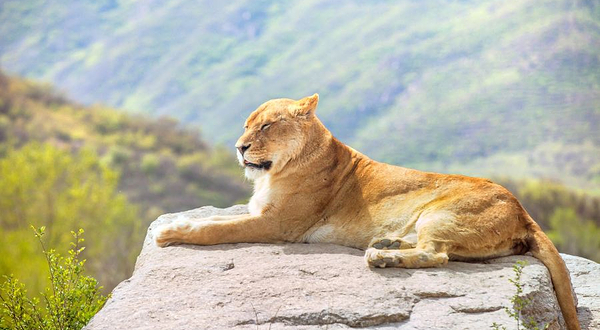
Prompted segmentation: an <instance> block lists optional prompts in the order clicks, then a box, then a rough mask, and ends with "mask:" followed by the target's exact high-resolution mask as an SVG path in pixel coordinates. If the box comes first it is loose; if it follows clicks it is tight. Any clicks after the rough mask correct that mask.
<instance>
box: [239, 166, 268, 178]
mask: <svg viewBox="0 0 600 330" xmlns="http://www.w3.org/2000/svg"><path fill="white" fill-rule="evenodd" d="M267 172H268V171H267V170H265V169H259V168H254V167H249V166H246V167H245V168H244V175H245V176H246V178H248V179H250V180H256V179H258V178H260V177H263V176H264V175H266V174H267Z"/></svg>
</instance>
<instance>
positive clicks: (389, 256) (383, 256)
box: [365, 248, 402, 268]
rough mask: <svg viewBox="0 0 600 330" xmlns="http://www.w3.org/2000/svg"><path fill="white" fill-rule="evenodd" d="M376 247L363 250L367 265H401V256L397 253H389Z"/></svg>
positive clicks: (383, 266)
mask: <svg viewBox="0 0 600 330" xmlns="http://www.w3.org/2000/svg"><path fill="white" fill-rule="evenodd" d="M389 252H392V251H384V250H381V249H377V248H370V249H368V250H367V251H366V252H365V261H366V262H367V265H368V266H369V267H378V268H385V267H401V266H402V258H401V257H400V254H399V253H389Z"/></svg>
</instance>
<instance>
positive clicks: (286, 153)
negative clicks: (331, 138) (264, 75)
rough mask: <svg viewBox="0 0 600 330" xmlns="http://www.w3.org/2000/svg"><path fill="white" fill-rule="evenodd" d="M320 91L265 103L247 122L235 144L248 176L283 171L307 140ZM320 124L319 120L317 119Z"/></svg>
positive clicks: (253, 177) (253, 176)
mask: <svg viewBox="0 0 600 330" xmlns="http://www.w3.org/2000/svg"><path fill="white" fill-rule="evenodd" d="M318 102H319V95H317V94H314V95H313V96H309V97H305V98H303V99H301V100H298V101H295V100H291V99H274V100H270V101H267V102H265V103H263V104H262V105H261V106H259V107H258V108H257V109H256V110H254V112H252V113H251V114H250V116H249V117H248V119H246V122H245V123H244V134H242V136H241V137H240V138H239V139H238V141H237V142H236V144H235V147H236V148H237V156H238V160H239V162H240V164H241V165H242V166H243V167H244V168H245V172H246V177H248V178H249V179H256V178H259V177H261V176H262V175H264V174H266V173H278V172H280V171H281V170H282V169H283V168H284V167H285V166H286V164H288V162H290V160H292V159H294V158H295V157H297V156H298V155H299V154H300V153H301V151H302V149H303V147H304V146H305V145H306V143H307V142H308V138H309V136H310V134H309V132H310V131H311V128H312V127H313V126H314V125H315V123H317V122H318V119H316V117H315V116H314V112H315V109H316V107H317V103H318ZM318 123H319V124H320V122H318Z"/></svg>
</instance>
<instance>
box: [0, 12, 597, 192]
mask: <svg viewBox="0 0 600 330" xmlns="http://www.w3.org/2000/svg"><path fill="white" fill-rule="evenodd" d="M0 35H1V36H2V38H0V61H1V62H0V65H1V66H3V67H4V68H5V69H6V70H8V71H9V72H12V73H17V74H20V75H25V76H27V77H35V78H38V79H44V80H47V81H51V82H53V83H54V84H56V85H57V86H58V87H59V88H60V89H62V90H64V91H66V92H67V93H68V94H69V95H71V96H72V97H74V98H75V99H76V100H78V101H80V102H83V103H86V104H91V103H96V102H102V103H108V104H109V105H111V106H116V107H120V108H124V109H127V110H129V111H133V112H147V113H149V114H152V115H155V116H160V115H169V116H173V117H176V118H178V119H180V120H181V121H182V122H184V123H186V124H191V125H197V126H199V127H201V128H202V129H203V136H204V137H205V138H207V139H208V140H209V141H210V142H212V143H215V142H217V143H226V144H227V145H231V144H232V143H233V141H234V140H235V138H236V137H237V135H238V134H240V133H241V131H242V129H241V126H242V122H243V120H244V119H245V117H246V116H247V115H248V114H249V112H250V111H252V110H253V109H255V108H256V107H257V106H258V105H259V104H260V103H262V102H263V101H266V100H267V99H270V98H275V97H290V98H300V97H302V96H306V95H310V94H312V93H314V92H318V93H319V94H320V95H321V104H320V107H319V110H318V115H319V117H320V118H321V119H322V120H323V121H324V122H325V124H326V125H327V126H328V127H329V128H330V129H331V130H332V132H333V133H334V134H335V135H336V136H337V137H339V138H340V139H341V140H342V141H344V142H346V143H348V144H351V145H352V146H353V147H355V148H356V149H358V150H361V151H363V152H365V153H366V154H367V155H369V156H372V157H373V158H375V159H378V160H382V161H388V162H393V163H396V164H401V165H404V166H411V167H417V168H420V169H426V170H436V171H445V172H461V173H465V174H470V175H486V176H493V175H498V174H502V175H508V176H512V177H530V176H533V177H545V178H553V179H556V180H559V181H562V182H565V183H566V184H568V185H570V186H575V187H580V188H587V189H596V190H597V191H598V186H600V4H599V3H598V2H597V1H589V0H588V1H586V0H579V1H573V0H551V1H550V0H537V1H533V0H523V1H500V0H488V1H469V0H465V1H385V0H381V1H369V2H362V1H350V0H347V1H327V0H306V1H299V0H296V1H286V2H280V1H270V0H263V1H250V0H232V1H227V2H215V1H207V0H202V1H201V0H195V1H192V0H174V1H168V2H165V1H158V0H153V1H118V0H107V1H42V0H34V1H18V0H7V1H3V2H2V4H0Z"/></svg>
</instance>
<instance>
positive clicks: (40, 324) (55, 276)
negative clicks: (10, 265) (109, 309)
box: [0, 227, 107, 330]
mask: <svg viewBox="0 0 600 330" xmlns="http://www.w3.org/2000/svg"><path fill="white" fill-rule="evenodd" d="M45 229H46V228H45V227H40V228H39V229H37V230H36V229H34V232H35V236H36V238H37V239H38V241H39V243H40V244H39V245H41V246H38V251H39V252H38V254H39V255H42V256H44V259H45V261H46V265H47V270H46V272H44V274H46V275H47V277H48V280H49V285H48V286H47V287H46V288H45V290H44V291H43V292H41V293H39V296H41V299H40V298H38V297H37V296H38V295H37V293H38V292H35V296H36V297H32V298H30V297H29V296H28V295H27V286H26V285H25V284H24V283H23V282H21V281H20V280H19V279H18V278H15V277H14V275H12V274H11V275H9V276H6V275H5V276H3V281H2V283H1V284H0V329H16V330H29V329H39V330H42V329H43V330H79V329H81V328H83V327H84V326H85V325H86V324H87V322H88V321H89V320H90V319H91V318H92V316H94V314H96V312H97V311H98V310H99V309H100V308H102V306H103V305H104V302H105V301H106V299H107V297H106V296H103V295H102V293H101V290H102V287H101V286H99V285H98V281H97V280H96V279H95V278H93V277H90V276H88V275H86V274H85V273H84V266H85V263H86V260H85V259H81V257H82V255H81V253H82V252H83V250H84V247H82V246H81V245H80V244H81V243H83V241H84V240H83V238H82V237H81V236H82V234H83V229H79V230H78V231H77V232H75V231H71V235H72V236H73V240H74V241H73V242H71V243H70V244H71V247H70V249H69V251H68V255H67V256H66V257H63V256H61V254H60V253H58V252H57V251H56V250H54V249H49V250H48V249H47V248H46V243H45V242H44V240H43V239H42V236H44V235H45ZM31 236H33V235H31Z"/></svg>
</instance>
